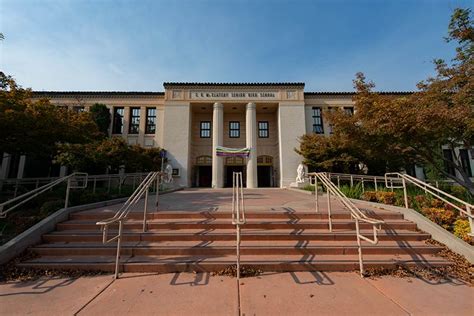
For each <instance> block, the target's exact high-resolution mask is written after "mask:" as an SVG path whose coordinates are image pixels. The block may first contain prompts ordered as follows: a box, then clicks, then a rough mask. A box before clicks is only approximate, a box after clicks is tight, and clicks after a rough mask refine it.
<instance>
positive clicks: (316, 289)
mask: <svg viewBox="0 0 474 316" xmlns="http://www.w3.org/2000/svg"><path fill="white" fill-rule="evenodd" d="M238 306H239V300H238V298H237V284H236V279H235V278H230V277H226V276H210V275H209V274H208V273H198V274H193V273H172V274H162V275H155V274H125V275H123V276H122V278H121V279H119V280H117V281H115V282H112V277H111V276H109V275H107V276H95V277H81V278H79V279H67V278H43V279H40V280H37V281H30V282H12V283H0V315H26V314H34V315H74V314H76V313H77V314H79V315H114V316H117V315H238V309H237V308H238ZM240 311H241V314H242V315H315V314H318V315H340V314H350V315H384V316H385V315H409V314H414V315H472V314H473V311H474V288H473V287H469V286H467V285H465V284H463V283H461V282H457V281H454V282H443V281H435V282H430V281H428V280H421V279H413V278H406V279H400V278H394V277H383V278H378V279H375V280H372V279H362V278H360V276H359V275H358V274H356V273H338V272H334V273H321V272H294V273H266V274H264V275H261V276H258V277H252V278H244V279H241V285H240Z"/></svg>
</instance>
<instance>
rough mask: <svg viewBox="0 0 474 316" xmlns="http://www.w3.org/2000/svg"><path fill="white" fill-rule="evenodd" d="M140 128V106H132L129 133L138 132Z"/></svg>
mask: <svg viewBox="0 0 474 316" xmlns="http://www.w3.org/2000/svg"><path fill="white" fill-rule="evenodd" d="M139 129H140V108H130V127H129V129H128V133H129V134H138V131H139Z"/></svg>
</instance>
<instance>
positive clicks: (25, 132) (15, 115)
mask: <svg viewBox="0 0 474 316" xmlns="http://www.w3.org/2000/svg"><path fill="white" fill-rule="evenodd" d="M0 126H1V127H2V128H1V129H0V151H1V152H7V153H10V154H27V155H30V156H37V157H50V156H51V155H52V154H53V153H54V150H55V146H56V144H57V143H86V142H89V141H91V140H94V139H96V138H97V137H98V135H99V131H98V129H97V125H96V124H95V123H94V121H93V120H92V119H91V117H90V114H89V113H75V112H73V111H68V110H67V109H66V108H64V107H58V106H55V105H53V104H51V103H50V102H49V100H47V99H40V100H35V99H34V98H33V97H32V93H31V90H29V89H23V88H22V87H20V86H18V85H17V84H16V82H15V81H14V80H13V78H12V77H10V76H7V75H5V74H4V73H3V72H0Z"/></svg>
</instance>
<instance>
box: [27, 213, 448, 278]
mask: <svg viewBox="0 0 474 316" xmlns="http://www.w3.org/2000/svg"><path fill="white" fill-rule="evenodd" d="M110 216H111V213H110V212H109V213H107V212H103V211H96V212H91V211H87V212H80V213H75V214H72V215H71V216H70V219H69V220H68V221H66V222H63V223H60V224H58V225H57V230H56V231H54V232H51V233H49V234H46V235H44V236H43V243H42V244H39V245H37V246H35V247H32V248H31V250H32V251H33V252H35V253H36V254H38V255H39V256H38V257H37V258H35V259H31V260H29V261H25V262H23V263H21V264H20V265H21V266H23V267H31V268H47V269H84V270H104V271H113V270H114V261H115V253H116V244H115V243H111V244H105V245H104V244H102V233H101V231H100V229H99V227H98V226H97V225H95V223H96V221H98V220H100V219H104V218H107V217H110ZM141 216H142V214H141V213H138V212H137V213H130V216H129V220H127V222H126V224H125V234H124V241H123V243H122V245H123V247H122V252H121V254H122V256H121V265H120V270H121V271H124V272H178V271H217V270H221V269H223V268H225V267H227V266H229V265H232V264H235V258H236V256H235V251H236V250H235V240H236V235H235V226H233V225H232V224H231V214H230V213H229V212H223V211H216V212H198V211H158V212H154V213H152V214H149V216H148V220H149V221H148V231H147V232H146V233H143V232H142V222H141V220H140V218H141ZM370 216H371V217H374V218H381V219H383V220H384V221H385V223H386V224H385V225H384V227H383V230H382V231H381V232H380V233H379V240H380V242H379V243H378V244H377V245H370V244H368V243H365V242H364V243H363V256H364V264H365V267H366V268H371V267H386V268H389V267H394V266H395V265H396V264H403V265H407V266H414V265H429V266H444V265H449V264H451V263H450V262H449V261H446V260H445V259H443V258H441V257H437V256H436V254H437V252H439V251H440V248H439V247H437V246H433V245H429V244H426V243H425V242H424V240H426V239H427V238H430V236H429V234H426V233H423V232H420V231H418V230H417V227H416V224H414V223H412V222H409V221H406V220H404V219H403V216H402V214H399V213H394V212H388V211H370ZM246 217H247V224H245V225H243V226H242V244H241V260H242V261H241V264H243V265H251V266H254V267H258V268H260V269H262V270H264V271H304V270H319V271H351V270H357V269H358V268H359V263H358V252H357V242H356V236H355V230H354V229H355V224H354V221H353V220H351V217H350V214H349V213H348V212H346V211H343V210H342V209H341V210H339V211H337V210H336V211H334V212H333V216H332V218H333V231H332V232H329V230H328V216H327V214H325V213H320V214H317V213H315V212H308V211H303V212H297V211H275V210H266V211H258V212H257V211H253V212H252V211H247V213H246ZM361 228H362V231H365V232H366V235H367V236H371V233H372V230H371V228H370V227H369V226H367V225H365V224H362V226H361ZM114 232H115V231H114V229H113V228H112V230H111V231H110V235H111V236H112V234H113V233H114Z"/></svg>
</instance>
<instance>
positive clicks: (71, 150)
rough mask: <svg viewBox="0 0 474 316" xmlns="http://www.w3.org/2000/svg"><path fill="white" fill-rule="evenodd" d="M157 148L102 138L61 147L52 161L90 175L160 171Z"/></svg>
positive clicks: (122, 140)
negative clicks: (110, 171)
mask: <svg viewBox="0 0 474 316" xmlns="http://www.w3.org/2000/svg"><path fill="white" fill-rule="evenodd" d="M160 150H161V149H160V148H143V147H141V146H138V145H133V146H130V145H128V144H127V143H126V142H125V140H124V139H123V138H121V137H112V138H105V139H101V140H98V141H95V142H93V143H87V144H61V145H59V148H58V153H57V155H56V157H55V161H56V162H57V163H60V164H61V165H64V166H68V167H70V168H71V169H72V170H74V171H81V172H88V173H93V174H98V173H104V172H105V171H106V170H107V169H108V170H112V171H113V172H118V171H119V169H120V168H122V167H124V168H125V170H126V171H127V172H141V171H153V170H159V168H160V166H161V158H160V155H159V153H160Z"/></svg>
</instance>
